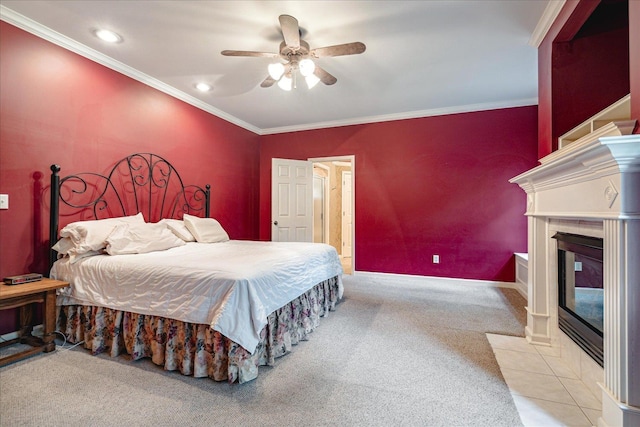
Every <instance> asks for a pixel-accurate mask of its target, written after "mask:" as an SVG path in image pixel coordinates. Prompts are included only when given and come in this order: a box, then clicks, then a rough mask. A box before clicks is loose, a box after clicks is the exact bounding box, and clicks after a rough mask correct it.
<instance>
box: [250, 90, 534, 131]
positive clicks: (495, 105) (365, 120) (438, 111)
mask: <svg viewBox="0 0 640 427" xmlns="http://www.w3.org/2000/svg"><path fill="white" fill-rule="evenodd" d="M530 105H538V98H527V99H516V100H509V101H500V102H488V103H484V104H470V105H456V106H453V107H444V108H433V109H430V110H418V111H408V112H405V113H396V114H387V115H381V116H370V117H362V118H358V119H345V120H336V121H331V122H321V123H307V124H303V125H295V126H284V127H279V128H269V129H262V132H261V135H272V134H277V133H287V132H298V131H305V130H312V129H326V128H332V127H340V126H353V125H363V124H370V123H382V122H390V121H395V120H408V119H419V118H424V117H434V116H444V115H447V114H460V113H473V112H477V111H487V110H499V109H502V108H516V107H526V106H530Z"/></svg>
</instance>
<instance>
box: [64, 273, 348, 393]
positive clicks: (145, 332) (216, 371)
mask: <svg viewBox="0 0 640 427" xmlns="http://www.w3.org/2000/svg"><path fill="white" fill-rule="evenodd" d="M338 298H339V296H338V277H334V278H331V279H329V280H326V281H324V282H322V283H319V284H318V285H316V286H314V287H313V288H312V289H310V290H309V291H307V292H306V293H304V294H303V295H301V296H299V297H298V298H296V299H294V300H293V301H291V302H290V303H288V304H286V305H285V306H284V307H281V308H279V309H278V310H276V311H274V312H273V313H271V314H270V315H269V316H268V318H267V325H266V326H265V327H264V328H263V329H262V331H261V333H260V343H259V344H258V347H257V348H256V350H255V352H254V353H253V354H250V353H249V352H248V351H246V350H245V349H244V348H243V347H241V346H240V345H239V344H237V343H235V342H233V341H231V340H230V339H229V338H227V337H225V336H224V335H222V334H221V333H220V332H217V331H214V330H213V329H211V327H210V326H208V325H202V324H195V323H187V322H182V321H179V320H173V319H167V318H164V317H159V316H149V315H143V314H137V313H130V312H125V311H119V310H113V309H110V308H105V307H95V306H84V305H67V306H59V307H58V309H59V311H58V330H59V331H62V332H63V333H64V334H65V335H66V337H67V340H68V341H69V342H71V343H78V342H81V341H84V347H85V348H87V349H89V350H91V351H92V353H93V354H99V353H102V352H105V351H108V352H109V353H110V354H111V356H118V355H119V354H122V353H123V352H126V353H128V354H129V355H131V358H132V360H138V359H142V358H151V360H152V361H153V363H155V364H156V365H161V366H163V367H164V369H165V370H168V371H180V373H182V374H183V375H193V376H194V377H210V378H212V379H213V380H215V381H225V380H227V381H229V383H233V382H236V381H237V382H239V383H244V382H247V381H251V380H253V379H255V378H256V377H257V376H258V366H264V365H273V364H274V362H275V359H276V358H277V357H280V356H283V355H284V354H286V353H288V352H290V351H291V346H292V345H294V344H297V343H298V342H299V341H303V340H307V337H308V334H309V333H311V332H312V331H313V330H314V329H315V328H316V327H317V326H318V324H319V322H320V317H323V316H326V315H328V314H329V311H330V310H334V309H335V305H336V302H337V301H338Z"/></svg>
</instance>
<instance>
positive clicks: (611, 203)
mask: <svg viewBox="0 0 640 427" xmlns="http://www.w3.org/2000/svg"><path fill="white" fill-rule="evenodd" d="M622 123H623V124H624V125H623V126H621V122H611V123H609V124H608V125H605V126H603V127H601V128H599V129H598V130H596V131H594V132H592V133H591V134H589V135H587V136H585V137H583V138H580V139H579V140H577V141H575V142H573V143H572V144H569V145H567V146H566V147H564V148H562V149H560V150H558V151H555V152H553V153H552V154H550V155H548V156H546V157H544V158H543V159H541V160H540V163H541V164H540V165H539V166H537V167H535V168H533V169H531V170H529V171H527V172H525V173H523V174H520V175H518V176H516V177H514V178H512V179H511V180H510V181H509V182H511V183H515V184H518V185H519V186H520V187H521V188H522V189H523V190H524V191H525V192H526V193H527V215H533V216H555V217H572V218H599V219H604V218H629V219H630V218H636V219H640V201H638V200H637V197H636V196H635V194H637V193H640V184H639V181H640V179H638V175H639V174H640V135H628V134H627V135H625V134H623V133H628V132H630V131H631V130H632V129H633V126H630V125H629V123H630V122H629V121H625V122H622ZM632 123H634V124H635V121H632ZM623 186H624V187H625V192H624V193H622V192H621V188H622V187H623Z"/></svg>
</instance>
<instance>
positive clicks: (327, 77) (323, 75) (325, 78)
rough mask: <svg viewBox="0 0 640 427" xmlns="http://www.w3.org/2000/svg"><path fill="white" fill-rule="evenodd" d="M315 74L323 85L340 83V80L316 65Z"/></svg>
mask: <svg viewBox="0 0 640 427" xmlns="http://www.w3.org/2000/svg"><path fill="white" fill-rule="evenodd" d="M313 74H315V75H316V77H318V78H319V79H320V81H321V82H322V83H324V84H326V85H328V86H329V85H332V84H334V83H335V82H337V81H338V79H336V78H335V77H333V76H332V75H331V74H329V73H328V72H326V71H325V70H324V69H323V68H320V67H318V65H316V69H315V70H314V72H313Z"/></svg>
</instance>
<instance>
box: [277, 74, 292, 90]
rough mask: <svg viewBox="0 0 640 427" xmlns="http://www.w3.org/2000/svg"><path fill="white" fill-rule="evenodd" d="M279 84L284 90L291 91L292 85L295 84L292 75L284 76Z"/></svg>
mask: <svg viewBox="0 0 640 427" xmlns="http://www.w3.org/2000/svg"><path fill="white" fill-rule="evenodd" d="M278 86H279V87H280V89H282V90H286V91H290V90H291V87H292V86H293V80H292V79H291V77H287V76H284V77H283V78H281V79H280V80H279V81H278Z"/></svg>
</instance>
